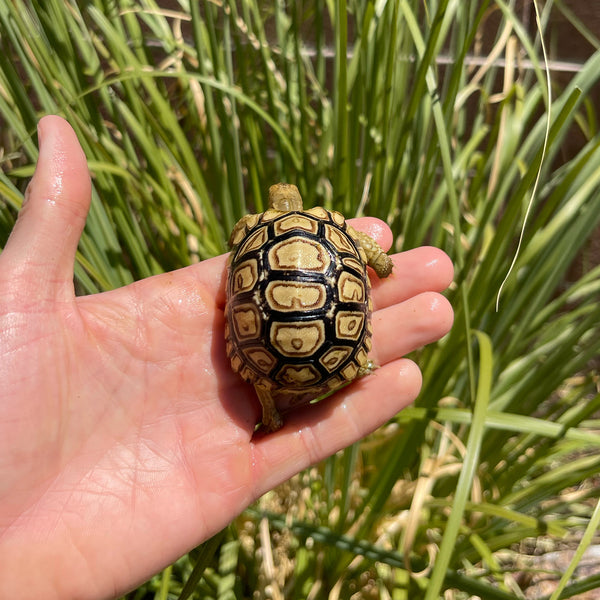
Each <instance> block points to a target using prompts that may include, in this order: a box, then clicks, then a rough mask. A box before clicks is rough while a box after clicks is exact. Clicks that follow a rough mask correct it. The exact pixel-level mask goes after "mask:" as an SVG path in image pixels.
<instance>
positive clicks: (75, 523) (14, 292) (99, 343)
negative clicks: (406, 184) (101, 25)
mask: <svg viewBox="0 0 600 600" xmlns="http://www.w3.org/2000/svg"><path fill="white" fill-rule="evenodd" d="M39 133H40V144H41V147H40V159H39V162H38V166H37V169H36V174H35V176H34V178H33V180H32V182H31V184H30V186H29V189H28V192H27V200H26V203H25V204H24V206H23V208H22V210H21V213H20V215H19V219H18V221H17V224H16V226H15V228H14V230H13V233H12V234H11V237H10V239H9V241H8V242H7V244H6V247H5V249H4V251H3V253H2V254H1V255H0V381H1V382H2V383H1V385H0V556H1V557H2V559H1V560H0V588H1V591H2V596H3V597H14V598H17V597H18V598H29V597H31V598H45V599H51V598H71V597H74V598H75V597H76V598H104V597H109V596H111V595H117V594H119V593H122V592H124V591H126V590H127V589H130V588H131V587H133V586H135V585H136V584H138V583H140V582H141V581H143V580H144V579H146V578H148V577H149V576H150V575H152V574H153V573H154V572H156V571H157V570H159V569H160V568H161V567H163V566H165V565H166V564H169V563H170V562H172V561H173V560H175V559H176V558H177V557H179V556H180V555H182V554H183V553H185V552H186V551H187V550H189V549H190V548H192V547H193V546H195V545H197V544H199V543H200V542H202V541H203V540H204V539H206V538H207V537H209V536H210V535H212V534H214V533H216V532H217V531H218V530H219V529H221V528H222V527H224V526H225V525H226V524H227V523H228V522H229V521H230V520H231V519H232V518H233V517H235V516H236V515H237V514H238V513H239V512H241V511H242V510H243V509H244V508H245V507H246V506H247V505H248V504H249V503H251V502H252V501H253V500H255V499H256V498H257V497H258V496H259V495H261V494H262V493H263V492H265V491H267V490H268V489H270V488H272V487H273V486H275V485H277V484H278V483H280V482H282V481H284V480H285V479H287V478H289V477H290V476H292V475H293V474H294V473H296V472H298V471H299V470H301V469H303V468H305V467H307V466H308V465H310V464H312V463H315V462H317V461H319V460H321V459H322V458H325V457H326V456H328V455H330V454H332V453H334V452H335V451H337V450H338V449H340V448H342V447H344V446H346V445H348V444H351V443H352V442H354V441H356V440H358V439H359V438H361V437H363V436H364V435H366V434H367V433H369V432H371V431H372V430H374V429H375V428H376V427H378V426H379V425H381V424H382V423H384V422H385V421H386V420H387V419H389V418H390V417H391V416H393V414H394V413H396V412H397V411H398V410H400V409H401V408H402V407H404V406H405V405H406V404H408V403H409V402H411V401H412V400H414V398H415V397H416V395H417V394H418V392H419V388H420V381H421V380H420V372H419V370H418V368H417V367H416V366H415V365H414V364H413V363H412V362H410V361H408V360H406V359H403V358H402V356H403V355H404V354H406V353H407V352H410V351H412V350H413V349H415V348H417V347H419V346H422V345H423V344H426V343H428V342H431V341H433V340H436V339H438V338H439V337H440V336H442V335H443V334H445V333H446V332H447V331H448V329H449V328H450V326H451V323H452V310H451V308H450V307H449V305H448V303H447V301H446V300H445V299H444V298H443V297H442V296H441V295H439V293H438V292H440V291H442V290H443V289H444V288H445V287H446V286H447V285H448V284H449V282H450V281H451V278H452V266H451V264H450V262H449V260H448V258H447V257H446V256H445V255H444V254H443V253H442V252H440V251H438V250H436V249H433V248H420V249H417V250H413V251H410V252H406V253H403V254H399V255H396V256H394V263H395V270H394V273H393V275H392V276H391V277H390V278H389V279H387V280H385V281H382V282H379V281H375V282H373V283H374V288H373V299H374V304H375V309H376V310H375V313H374V316H373V326H374V338H373V344H374V349H373V352H372V358H373V359H374V361H375V362H376V363H377V364H379V365H381V368H380V369H378V370H377V371H376V372H375V373H374V374H373V375H371V376H369V377H366V378H364V379H361V380H360V381H358V382H356V383H354V384H353V385H351V386H349V387H348V388H346V389H344V390H342V391H340V392H338V393H336V394H335V395H333V396H332V397H330V398H329V399H328V400H326V401H324V402H322V403H320V404H319V405H316V406H310V407H306V408H303V409H300V410H298V411H296V412H295V413H293V414H290V415H287V416H286V422H285V426H284V428H283V429H282V430H280V431H278V432H277V433H275V434H271V435H266V436H262V437H260V436H258V437H253V431H254V426H255V423H256V422H257V420H258V419H259V418H260V405H259V403H258V401H257V400H256V397H255V393H254V390H253V388H252V387H251V386H248V385H246V384H245V383H243V382H242V380H241V379H240V378H239V377H238V376H237V375H235V374H234V373H233V372H232V371H231V369H230V367H229V364H228V361H227V358H226V355H225V349H224V341H223V305H224V299H225V298H224V275H225V261H226V257H224V256H220V257H217V258H214V259H211V260H207V261H204V262H203V263H201V264H198V265H195V266H192V267H188V268H186V269H181V270H179V271H176V272H172V273H167V274H164V275H160V276H156V277H152V278H149V279H146V280H143V281H139V282H137V283H135V284H132V285H129V286H127V287H124V288H121V289H118V290H115V291H112V292H106V293H102V294H97V295H94V296H87V297H80V298H76V297H75V295H74V290H73V261H74V254H75V250H76V246H77V243H78V240H79V236H80V234H81V231H82V228H83V226H84V223H85V218H86V215H87V210H88V206H89V198H90V180H89V175H88V172H87V166H86V162H85V157H84V155H83V152H82V150H81V148H80V146H79V144H78V142H77V139H76V137H75V134H74V132H73V130H72V129H71V128H70V126H69V125H68V124H67V123H66V122H65V121H63V120H62V119H59V118H58V117H46V118H44V119H43V120H42V121H41V122H40V126H39ZM353 225H354V227H356V228H357V229H362V230H364V231H367V232H368V233H370V234H371V235H372V236H373V237H376V238H377V239H378V240H379V242H380V243H381V244H382V245H383V246H384V247H389V245H390V243H391V234H390V232H389V229H387V227H385V226H384V225H383V224H382V223H381V222H380V221H377V220H375V219H359V220H355V221H353Z"/></svg>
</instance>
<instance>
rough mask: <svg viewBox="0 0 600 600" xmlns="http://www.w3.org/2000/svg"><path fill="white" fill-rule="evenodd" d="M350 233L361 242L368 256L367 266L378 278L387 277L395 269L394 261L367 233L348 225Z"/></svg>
mask: <svg viewBox="0 0 600 600" xmlns="http://www.w3.org/2000/svg"><path fill="white" fill-rule="evenodd" d="M348 233H349V234H350V235H351V236H352V237H353V238H354V239H355V240H357V241H358V242H359V244H360V245H361V247H362V249H363V250H364V251H365V254H366V255H367V264H368V265H369V266H370V267H372V268H373V270H374V271H375V273H377V276H378V277H379V278H380V279H382V278H383V277H387V276H388V275H389V274H390V273H391V272H392V268H393V267H394V263H393V261H392V259H391V258H390V257H389V256H388V255H387V254H386V253H385V252H384V251H383V250H382V249H381V246H380V245H379V244H378V243H377V242H376V241H375V240H374V239H373V238H371V237H369V236H368V235H367V234H366V233H363V232H362V231H356V229H354V227H351V226H350V225H348Z"/></svg>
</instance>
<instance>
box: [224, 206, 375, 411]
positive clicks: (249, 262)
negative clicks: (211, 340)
mask: <svg viewBox="0 0 600 600" xmlns="http://www.w3.org/2000/svg"><path fill="white" fill-rule="evenodd" d="M231 243H232V245H233V247H234V249H233V251H232V253H231V256H230V264H229V275H228V281H227V306H226V334H225V337H226V341H227V354H228V356H229V358H230V360H231V364H232V367H233V370H234V371H236V372H238V373H239V374H240V375H241V376H242V378H243V379H245V380H246V381H247V382H249V383H252V384H254V385H255V386H257V390H258V388H261V389H264V390H267V392H268V393H269V394H271V395H276V394H277V392H285V394H283V396H285V400H283V401H282V400H281V399H280V400H278V401H277V408H278V409H279V410H286V409H287V408H289V406H290V405H292V404H296V403H299V402H306V401H307V400H311V399H314V398H316V397H318V396H320V395H322V394H324V393H326V392H329V391H331V390H334V389H336V388H338V387H339V386H341V385H343V384H344V383H345V382H348V381H352V380H353V379H355V378H356V377H357V376H358V375H359V374H360V372H361V371H364V370H365V368H366V366H367V362H368V360H367V354H368V352H369V350H370V348H371V333H372V330H371V324H370V319H371V312H372V304H371V300H370V298H369V287H370V283H369V278H368V276H367V269H366V264H367V258H366V255H365V252H364V251H363V249H362V248H361V246H360V243H359V242H358V241H357V240H355V239H354V238H353V237H352V235H350V233H349V230H348V226H347V225H346V221H345V219H344V217H343V216H342V215H341V214H340V213H338V212H334V211H329V210H326V209H324V208H321V207H317V208H312V209H309V210H296V211H290V212H283V213H282V212H281V211H279V210H273V209H269V210H267V211H266V212H264V213H262V214H260V215H250V216H248V217H247V218H246V221H245V223H244V226H243V227H241V228H239V230H238V231H237V232H236V231H234V234H233V238H232V240H231ZM279 395H280V396H282V394H281V393H280V394H279ZM282 404H284V405H283V406H282Z"/></svg>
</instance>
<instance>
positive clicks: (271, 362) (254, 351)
mask: <svg viewBox="0 0 600 600" xmlns="http://www.w3.org/2000/svg"><path fill="white" fill-rule="evenodd" d="M244 355H245V356H246V357H247V358H248V360H250V361H251V362H252V364H254V365H255V366H256V368H257V369H258V370H259V371H260V372H261V373H263V374H265V375H268V374H269V373H270V372H271V370H272V369H273V367H274V366H275V365H276V364H277V359H276V358H275V357H274V356H273V355H272V354H271V353H270V352H269V351H268V350H265V349H264V348H262V347H260V346H258V347H251V348H246V349H245V350H244Z"/></svg>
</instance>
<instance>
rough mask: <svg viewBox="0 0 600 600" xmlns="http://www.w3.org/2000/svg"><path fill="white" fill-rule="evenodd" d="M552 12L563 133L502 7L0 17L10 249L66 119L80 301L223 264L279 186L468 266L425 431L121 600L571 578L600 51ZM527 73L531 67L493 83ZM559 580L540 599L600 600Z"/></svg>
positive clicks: (595, 450) (579, 482) (139, 5)
mask: <svg viewBox="0 0 600 600" xmlns="http://www.w3.org/2000/svg"><path fill="white" fill-rule="evenodd" d="M541 8H543V10H542V12H541V15H540V21H541V24H542V27H543V28H546V27H547V24H548V23H549V22H550V17H551V16H552V15H553V13H555V12H561V13H562V14H563V16H564V18H567V19H570V20H571V22H572V23H573V25H574V26H575V27H576V29H577V30H578V31H579V33H580V34H581V36H582V38H585V39H586V40H588V42H589V44H590V49H591V50H590V58H589V60H588V61H587V62H586V63H585V64H583V65H582V67H581V69H580V71H579V72H578V73H577V74H576V75H575V76H574V77H573V79H572V81H571V82H570V83H568V84H567V85H566V86H565V87H564V88H559V87H558V86H554V87H553V89H552V94H551V98H552V105H551V110H550V111H549V110H548V108H549V106H548V100H549V95H548V93H547V84H546V73H545V71H544V65H543V60H542V51H541V46H540V40H539V36H537V35H536V34H535V32H534V33H533V34H532V33H531V32H529V31H527V30H526V29H525V28H524V27H523V25H522V24H521V23H520V20H519V17H518V16H517V14H516V13H515V9H514V2H512V1H509V2H504V1H500V0H496V1H492V0H461V1H458V0H428V1H427V2H423V1H422V0H398V1H397V2H368V1H360V2H359V1H351V2H348V3H346V2H341V1H339V0H330V1H328V2H325V1H323V0H314V1H312V2H303V3H300V2H299V3H289V5H288V6H286V5H284V3H278V4H276V5H275V8H274V7H272V6H271V5H270V4H269V3H258V2H256V1H255V0H243V1H241V2H238V3H233V2H230V1H228V0H227V1H225V2H224V3H222V4H221V3H216V2H211V1H208V0H207V1H206V2H195V1H191V2H187V1H185V0H181V2H180V3H179V6H178V7H177V8H176V10H171V11H167V10H166V9H161V8H160V6H159V3H156V2H153V1H151V0H136V1H133V0H130V1H126V0H120V1H108V0H106V1H101V0H90V1H88V2H83V1H80V2H75V1H74V0H69V1H64V0H44V1H42V0H37V1H34V0H30V1H27V2H25V1H24V0H12V1H10V2H8V1H3V2H0V36H1V40H2V50H3V51H2V52H0V119H1V124H2V128H1V131H0V136H1V140H2V148H3V152H2V155H1V161H2V173H1V174H0V245H1V244H3V242H4V241H5V240H6V238H7V237H8V233H9V232H10V229H11V228H12V225H13V224H14V219H15V216H16V211H17V210H18V208H19V206H20V204H21V201H22V197H23V192H24V188H25V185H26V183H27V180H28V177H29V176H30V175H31V174H32V172H33V165H34V163H35V160H36V156H37V148H36V140H35V127H36V123H37V120H38V118H39V117H40V116H41V115H43V114H47V113H59V114H62V115H64V116H65V117H66V118H68V119H69V121H70V122H71V123H72V125H73V126H74V128H75V130H76V132H77V135H78V136H79V139H80V140H81V142H82V145H83V147H84V150H85V152H86V154H87V156H88V159H89V164H90V169H91V172H92V174H93V183H94V195H93V202H92V209H91V212H90V216H89V219H88V223H87V226H86V230H85V233H84V236H83V238H82V240H81V244H80V248H79V253H78V256H77V265H76V280H77V285H78V289H79V290H80V292H81V293H94V292H97V291H100V290H105V289H110V288H114V287H118V286H121V285H124V284H127V283H129V282H131V281H133V280H136V279H139V278H143V277H147V276H149V275H152V274H154V273H158V272H161V271H165V270H171V269H175V268H178V267H181V266H184V265H188V264H190V263H192V262H195V261H198V260H202V259H205V258H207V257H210V256H213V255H215V254H218V253H221V252H225V251H226V239H227V237H228V235H229V232H230V230H231V228H232V226H233V224H234V223H235V222H236V221H237V219H239V217H240V216H242V215H243V214H244V213H246V212H247V211H262V210H263V209H264V195H265V194H264V192H265V190H266V189H267V188H268V186H269V185H270V184H271V183H273V182H276V181H281V180H283V181H288V182H292V183H296V184H298V185H299V187H300V188H301V190H302V193H303V196H304V198H305V201H306V202H307V204H309V205H312V204H323V205H326V206H328V207H334V208H336V209H339V210H342V211H343V212H344V213H345V214H346V216H353V215H358V214H365V215H374V216H378V217H380V218H382V219H384V220H386V221H387V222H388V223H389V224H390V226H391V227H392V230H393V232H394V235H395V240H396V245H395V250H398V251H399V250H403V249H408V248H412V247H415V246H418V245H421V244H424V243H428V244H434V245H437V246H439V247H441V248H443V249H444V250H446V251H447V252H448V253H449V254H450V255H451V257H452V258H453V260H454V262H455V265H456V267H457V268H456V278H455V285H454V286H453V287H452V289H451V290H450V291H449V292H448V296H449V298H450V300H451V301H452V304H453V306H454V309H455V313H456V320H455V327H454V329H453V330H452V332H451V333H450V334H449V335H448V336H446V338H445V339H444V340H443V341H442V342H440V343H438V344H435V345H433V346H430V347H427V348H425V349H423V350H421V351H419V352H418V353H416V357H415V358H416V359H417V361H418V362H419V364H420V365H421V366H422V368H423V370H424V387H423V391H422V393H421V396H420V398H419V400H418V402H417V403H416V405H415V406H414V407H411V408H409V409H407V410H405V411H404V412H402V413H401V414H399V415H398V416H397V418H396V419H394V420H393V421H392V422H391V423H389V424H388V425H387V426H385V427H383V428H381V429H380V430H379V431H378V432H377V433H375V434H374V435H372V436H371V437H369V438H368V439H367V440H365V441H364V442H362V443H360V444H357V445H355V446H353V447H351V448H348V449H347V450H345V451H343V452H340V453H339V454H337V455H336V456H334V457H332V458H330V459H329V460H328V461H325V462H324V463H323V464H321V465H319V466H317V467H314V468H312V469H310V470H309V471H307V472H305V473H302V474H300V475H298V476H297V477H295V478H293V479H292V480H291V481H289V482H288V483H287V484H285V485H283V486H281V488H278V489H277V490H274V491H273V492H271V493H269V494H267V495H266V496H265V497H264V498H262V499H261V500H260V501H259V502H258V503H257V504H256V505H255V506H253V507H251V508H250V509H249V510H248V511H246V512H245V513H244V514H243V515H242V516H241V517H240V518H239V519H238V520H236V521H235V522H234V523H233V524H232V525H231V526H230V527H229V528H228V529H227V531H226V532H224V533H223V534H222V535H221V536H220V537H219V538H218V539H216V540H211V541H209V542H207V544H206V545H205V546H203V547H201V548H199V549H197V550H196V551H194V552H192V553H190V555H188V556H186V557H184V558H182V559H181V560H180V561H179V562H178V563H176V564H175V565H173V566H172V567H170V568H169V569H167V570H165V571H164V572H163V573H162V574H159V575H157V576H156V577H155V578H154V579H153V580H151V581H150V582H148V583H147V584H146V585H145V586H142V587H141V588H140V589H138V590H137V591H136V592H132V593H131V594H130V595H129V596H128V598H144V599H146V598H157V599H158V598H163V599H166V598H175V597H177V596H178V595H179V594H180V593H182V590H185V593H183V595H182V597H197V598H245V597H251V596H252V597H253V598H264V597H267V592H266V591H265V589H267V588H268V589H269V590H270V592H269V593H271V594H272V596H271V597H273V598H277V597H286V598H302V599H304V598H315V599H316V598H349V597H351V596H352V594H357V595H356V596H355V597H365V598H369V597H373V598H393V599H394V600H402V599H405V598H406V599H410V600H413V599H416V598H424V599H425V600H430V599H433V598H438V597H441V596H442V594H444V592H445V593H446V595H445V596H444V598H452V599H457V600H458V599H463V598H469V597H472V596H479V597H481V598H485V599H486V600H487V599H492V600H493V599H495V598H499V599H500V598H520V597H523V596H522V595H521V592H520V591H519V587H518V584H517V579H516V576H515V570H516V568H517V565H518V564H520V563H519V558H520V555H521V554H523V550H522V549H523V548H525V547H527V546H528V545H529V546H530V545H531V544H532V543H533V542H532V540H535V539H538V538H539V539H544V540H545V541H547V542H549V543H550V545H552V544H558V542H559V540H560V541H561V542H562V543H568V544H571V545H572V546H573V547H574V548H576V547H577V545H578V543H579V540H581V545H579V551H578V555H577V557H576V558H577V559H579V558H580V555H581V554H582V553H583V550H584V549H585V545H587V544H589V543H592V541H593V540H594V535H593V534H594V532H595V530H596V529H597V525H598V519H599V516H598V498H599V496H600V487H599V486H598V479H597V474H598V472H599V470H600V436H599V435H598V433H599V432H600V421H599V420H598V415H599V414H600V412H599V409H600V395H599V394H598V355H599V354H600V302H599V298H600V266H599V265H595V264H594V257H593V256H592V255H591V254H590V252H589V240H590V239H591V237H592V236H593V235H594V232H597V231H598V225H599V221H600V191H599V190H600V134H599V132H598V123H597V115H596V113H595V110H594V106H593V104H592V101H591V99H590V93H591V91H592V90H593V88H594V86H598V79H599V78H600V51H598V47H599V42H598V40H597V38H596V37H595V36H594V35H593V34H592V33H591V32H590V31H588V30H586V28H585V25H584V24H583V23H581V22H580V21H578V20H577V19H576V18H575V17H574V16H573V14H572V13H571V12H570V11H569V9H568V8H567V7H566V6H563V3H562V2H558V1H555V2H552V1H548V2H546V3H545V4H544V6H543V7H541ZM494 19H496V20H495V21H494ZM493 23H495V24H493ZM481 32H485V35H484V37H483V40H484V41H485V47H486V52H487V54H486V55H483V56H481V58H482V59H483V60H481V61H479V62H477V63H476V64H472V61H471V60H470V59H471V58H472V57H473V56H474V55H477V52H478V50H477V48H479V42H480V38H479V34H481ZM508 34H510V35H508ZM545 36H546V41H547V43H548V47H552V43H551V42H552V39H551V36H552V32H551V31H550V30H545ZM558 43H559V44H560V40H559V41H558ZM521 52H523V53H525V55H526V57H527V59H528V60H529V61H530V62H531V65H532V68H531V69H519V68H518V67H517V68H510V67H508V68H506V69H505V68H504V67H503V66H502V64H501V63H500V62H499V61H498V60H497V59H498V58H501V57H505V58H507V59H508V61H509V63H510V64H512V63H511V60H510V59H511V58H513V57H515V56H516V55H517V54H519V53H521ZM443 57H450V58H451V60H449V61H445V60H442V59H443ZM486 58H489V60H485V59H486ZM548 114H550V120H548ZM575 135H576V136H578V138H579V139H581V140H582V141H581V143H580V145H579V146H578V147H577V148H576V149H575V150H572V148H573V144H570V145H569V148H571V151H570V152H567V150H566V148H567V144H568V142H569V141H570V140H572V139H573V137H574V136H575ZM546 136H547V139H546ZM545 141H547V144H546V150H545V155H544V145H545ZM542 157H543V158H544V160H543V161H542ZM538 177H539V185H538V186H537V190H536V194H535V196H532V194H533V191H534V186H535V183H536V180H537V178H538ZM530 202H533V203H532V210H531V214H530V217H529V219H528V220H527V222H526V223H525V228H524V229H523V224H524V222H525V214H526V211H527V208H528V206H529V204H530ZM521 232H522V235H523V237H522V246H521V249H520V253H519V255H518V257H517V260H516V262H515V266H514V269H513V271H512V272H511V273H510V276H509V277H508V279H507V280H506V283H505V285H504V287H503V290H502V294H501V296H500V299H499V300H500V302H499V310H498V311H496V310H495V304H496V300H497V298H498V293H499V290H500V286H501V284H502V282H503V280H504V279H505V277H506V275H507V273H508V271H509V267H510V265H511V263H512V260H513V257H514V256H515V252H516V247H517V243H518V240H519V237H520V235H521ZM596 235H597V233H596ZM574 264H577V265H578V267H577V268H574V267H573V265H574ZM271 556H272V558H273V561H274V565H275V571H274V574H273V573H271V572H270V570H269V568H268V564H269V561H268V560H267V559H268V558H269V557H271ZM194 565H195V568H194ZM574 567H575V563H573V568H574ZM190 577H191V579H190ZM563 579H564V581H562V582H561V590H562V591H561V592H557V593H556V594H555V595H554V596H553V598H552V600H556V598H558V597H561V598H569V597H573V596H574V595H575V594H576V593H581V591H582V590H585V589H586V588H592V587H597V586H598V585H600V581H599V580H598V576H595V577H589V578H588V579H587V580H583V581H578V582H577V583H576V584H574V583H572V582H571V583H570V582H569V581H568V580H567V577H566V575H565V577H564V578H563ZM186 581H188V584H187V585H186V583H185V582H186ZM192 583H194V585H192ZM254 590H256V592H255V594H254V595H252V594H253V592H254ZM559 593H562V595H560V596H559V595H558V594H559ZM278 594H279V595H278Z"/></svg>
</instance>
